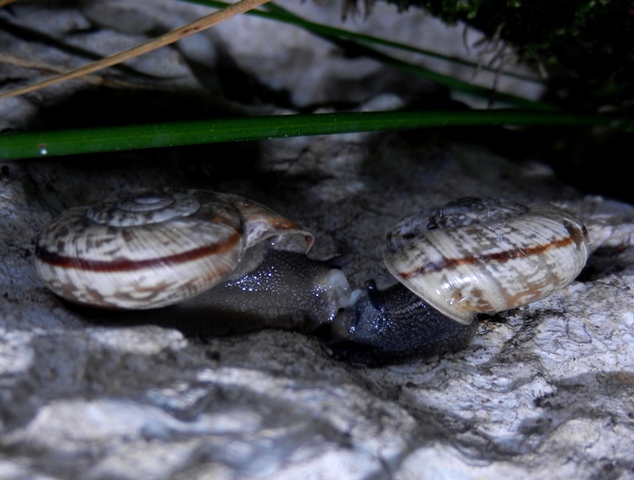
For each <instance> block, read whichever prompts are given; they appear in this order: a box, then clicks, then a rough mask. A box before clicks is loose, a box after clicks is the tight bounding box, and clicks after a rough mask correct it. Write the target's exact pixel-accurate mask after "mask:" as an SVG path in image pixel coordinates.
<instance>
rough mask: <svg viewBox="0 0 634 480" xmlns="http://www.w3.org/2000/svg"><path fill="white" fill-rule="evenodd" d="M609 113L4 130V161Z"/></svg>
mask: <svg viewBox="0 0 634 480" xmlns="http://www.w3.org/2000/svg"><path fill="white" fill-rule="evenodd" d="M612 122H613V120H612V119H610V118H609V117H605V116H600V115H578V114H566V113H559V112H541V111H537V110H502V109H499V110H471V111H431V112H430V111H422V112H393V111H391V112H362V113H324V114H308V115H280V116H265V117H250V118H232V119H220V120H208V121H196V122H174V123H161V124H150V125H134V126H118V127H102V128H91V129H76V130H60V131H46V132H30V133H16V134H5V135H0V160H17V159H21V158H35V157H40V158H41V157H44V156H59V155H72V154H79V153H92V152H108V151H118V150H135V149H144V148H156V147H168V146H178V145H194V144H203V143H218V142H230V141H241V140H262V139H271V138H285V137H294V136H307V135H331V134H339V133H351V132H371V131H379V130H399V129H413V128H425V127H440V126H443V127H444V126H467V125H480V126H482V125H542V126H544V125H552V126H555V125H569V126H581V125H606V124H610V123H612Z"/></svg>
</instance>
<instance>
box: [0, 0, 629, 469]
mask: <svg viewBox="0 0 634 480" xmlns="http://www.w3.org/2000/svg"><path fill="white" fill-rule="evenodd" d="M287 6H288V7H289V8H290V7H293V8H295V9H296V10H297V11H302V9H303V8H305V9H306V10H307V11H319V12H321V11H320V10H319V8H318V7H315V6H312V5H310V4H304V5H297V4H290V3H288V4H287ZM322 8H324V12H322V13H319V14H318V15H320V16H319V18H320V19H321V20H323V18H324V17H325V16H329V18H335V17H337V18H338V15H339V11H338V9H337V8H334V9H333V8H332V6H331V7H330V8H328V7H322ZM381 9H383V10H381ZM377 10H378V11H379V14H377V15H374V16H371V17H369V19H368V20H367V23H365V22H366V21H362V20H361V19H359V18H356V19H354V20H353V21H352V22H350V24H346V26H350V25H351V24H352V25H353V26H355V27H359V28H362V29H363V28H371V29H375V31H374V34H376V35H381V34H382V31H381V29H385V28H388V27H387V26H385V25H387V24H388V22H389V21H390V18H389V17H392V21H393V22H395V25H397V27H394V28H396V33H395V35H397V36H398V35H399V33H398V32H407V31H410V32H411V31H413V30H414V29H415V28H416V26H417V23H416V22H418V21H419V20H420V14H419V13H412V14H411V15H410V14H407V15H402V16H396V15H393V12H392V11H390V15H388V14H386V13H385V12H387V11H388V7H384V6H380V5H377ZM206 11H207V10H206V9H204V8H202V7H196V6H192V5H190V4H187V3H180V2H168V1H161V2H158V1H155V2H126V1H123V0H121V1H116V2H113V1H108V2H85V3H82V2H80V3H79V4H78V6H77V8H71V7H62V6H60V5H58V4H56V3H52V4H50V5H48V6H47V7H46V8H45V7H43V6H41V5H37V4H35V3H33V4H25V5H19V4H17V5H15V6H14V7H11V10H10V11H8V10H5V11H1V12H0V19H1V20H2V21H10V22H12V23H19V24H21V25H24V26H28V27H29V28H37V29H45V31H46V32H47V33H48V34H49V35H50V36H54V37H58V38H60V39H63V40H64V41H67V43H68V44H72V43H73V42H75V41H76V39H75V40H74V39H71V38H70V37H72V36H73V35H72V34H73V33H76V32H77V31H78V30H79V31H82V32H83V33H82V35H81V44H82V45H83V46H84V47H85V48H86V49H91V50H92V51H94V52H100V53H103V52H104V49H105V43H102V42H104V41H105V40H104V39H106V38H107V39H108V40H107V41H108V42H109V45H111V46H112V48H119V47H121V46H125V45H130V44H132V43H134V42H136V41H138V40H139V39H140V38H141V37H143V36H144V34H145V33H146V32H152V33H154V34H155V33H156V32H157V31H162V30H166V29H169V28H173V27H175V26H178V25H180V24H182V23H183V22H186V21H189V20H191V19H193V18H196V17H197V16H199V15H201V14H204V12H206ZM381 12H382V13H381ZM9 13H10V14H9ZM38 15H39V16H38ZM43 16H45V17H46V18H47V22H46V23H45V24H43V23H42V22H41V19H42V18H43ZM377 16H378V17H379V18H376V17H377ZM38 18H39V21H38ZM142 20H143V21H142ZM233 22H234V24H233V26H232V27H230V24H229V23H228V24H227V25H225V26H221V28H219V29H218V30H216V31H211V32H208V33H206V34H204V35H203V36H202V38H203V39H198V40H194V39H192V40H190V43H189V44H188V45H187V46H180V47H178V48H177V49H164V51H161V52H157V53H156V54H155V56H156V62H158V63H154V62H151V61H149V60H147V61H146V60H140V59H139V60H138V61H134V62H132V65H133V70H134V71H133V72H123V73H122V72H119V73H117V76H118V79H119V80H125V81H126V82H132V83H134V82H137V81H140V80H139V78H140V77H139V76H138V75H139V74H140V72H143V73H146V74H147V73H151V74H160V75H164V76H163V77H161V78H159V79H156V78H154V79H152V78H145V77H144V78H143V82H145V83H146V84H150V85H154V84H159V85H160V87H161V88H165V89H167V90H168V91H183V90H189V91H194V92H199V93H200V92H205V91H210V88H211V87H210V85H212V84H213V82H212V84H205V83H201V82H200V79H201V78H202V77H200V76H195V75H193V74H192V73H191V70H190V66H191V65H192V59H195V61H196V62H198V66H197V67H196V68H199V67H200V63H201V62H202V63H204V61H205V58H207V61H208V62H209V63H208V64H207V65H206V68H207V71H206V73H205V78H212V77H213V75H215V73H214V69H215V68H216V62H217V61H219V60H218V59H219V58H224V62H225V63H224V64H226V61H227V56H229V57H230V58H231V59H232V62H233V63H234V66H235V68H237V69H238V70H243V71H246V72H251V73H253V74H254V75H255V76H256V77H257V78H258V80H260V81H262V82H264V83H266V84H268V88H271V89H277V88H288V89H289V92H290V99H291V103H292V104H294V105H296V106H301V105H303V104H313V103H316V102H325V103H328V102H333V103H335V102H338V101H340V100H341V98H340V97H338V96H337V95H345V96H346V98H348V101H350V102H352V103H355V102H365V103H364V104H360V105H357V107H356V108H357V109H358V110H364V109H365V110H377V109H391V108H400V107H403V106H406V105H407V100H406V99H407V98H412V97H415V96H416V95H417V94H418V93H420V92H421V91H423V90H421V89H422V88H423V87H422V86H421V85H420V84H419V83H417V82H413V83H412V85H411V88H409V89H403V90H400V91H395V90H392V89H390V88H385V85H386V83H383V84H382V83H381V82H379V83H377V84H375V85H374V87H373V88H371V89H370V90H367V89H365V86H367V84H366V83H364V82H363V77H364V76H366V75H370V77H372V76H374V78H380V77H382V75H383V74H384V73H385V68H384V67H377V66H376V65H371V62H369V61H367V60H364V59H355V60H354V62H353V63H348V62H346V61H344V59H342V58H340V57H338V53H337V50H336V49H334V47H332V46H330V45H327V44H325V43H324V42H323V41H322V40H319V39H315V38H313V37H310V36H305V35H304V33H303V32H297V31H295V32H291V33H288V36H287V34H286V33H285V32H286V30H285V27H284V28H282V27H279V26H277V25H275V26H274V28H273V30H274V31H273V32H272V33H271V31H269V30H268V29H269V28H271V27H270V25H268V24H265V23H264V21H262V20H255V19H251V18H249V19H247V18H244V19H235V20H233ZM258 22H262V23H258ZM374 22H376V23H374ZM408 22H411V23H408ZM384 24H385V25H384ZM238 25H239V26H238ZM265 25H266V26H265ZM376 25H382V26H381V27H380V28H379V27H377V26H376ZM89 26H97V27H98V28H96V29H92V28H88V27H89ZM260 31H262V32H264V33H263V35H264V39H265V40H266V41H264V40H260V41H257V40H256V39H257V38H258V37H256V34H257V33H258V32H260ZM400 34H402V35H404V36H405V38H407V35H409V34H405V33H400ZM11 35H12V34H11V33H10V32H9V33H7V32H2V31H0V45H1V46H2V48H1V49H2V51H3V52H6V53H7V54H9V53H10V54H12V55H19V56H24V57H25V58H31V59H33V58H35V57H32V56H31V55H43V57H38V58H39V60H41V61H42V62H46V63H53V62H55V58H56V56H59V58H60V59H62V60H63V61H62V66H63V67H64V68H66V67H69V66H72V65H74V64H75V63H82V62H83V61H85V59H82V58H77V54H68V53H66V52H65V51H63V49H60V50H56V48H54V47H48V46H43V45H38V46H34V45H33V44H30V43H29V42H25V41H10V40H15V39H14V38H13V39H12V38H11ZM272 37H275V38H272ZM77 38H79V37H77ZM232 38H235V43H233V41H232ZM247 40H248V43H247V44H245V43H244V42H246V41H247ZM208 46H211V47H209V51H208V57H205V54H204V53H205V52H206V51H207V48H208ZM36 47H37V48H36ZM93 47H94V48H93ZM247 47H248V48H247ZM291 47H292V48H291ZM49 48H50V50H49ZM108 48H110V47H108ZM31 49H32V50H33V52H31V53H29V50H31ZM295 50H298V51H300V53H299V54H298V55H299V57H300V58H301V59H302V60H301V62H300V60H298V59H297V57H296V59H295V60H292V61H289V58H290V57H288V56H287V55H290V53H289V52H292V51H295ZM306 52H310V53H309V54H306ZM253 58H265V59H266V61H262V62H260V61H254V60H253ZM316 59H318V60H316ZM296 61H297V62H300V63H296ZM258 65H261V66H262V68H263V69H262V72H260V71H259V70H258V71H257V72H256V71H255V70H257V68H258ZM266 65H269V66H270V65H273V66H274V67H271V70H270V71H271V72H274V74H273V73H270V74H267V73H266V69H265V68H264V66H266ZM281 65H285V66H286V67H288V68H287V70H285V69H282V67H281ZM350 65H354V68H352V67H350ZM360 65H362V66H360ZM2 68H3V69H4V70H3V73H5V74H8V73H7V72H9V71H10V72H11V74H12V75H17V73H16V72H20V75H22V77H23V78H31V79H33V78H34V77H36V76H38V75H39V74H36V72H33V71H31V70H22V69H21V67H20V68H18V67H13V68H14V69H12V67H8V66H7V65H5V66H4V67H2ZM218 68H220V67H218ZM252 69H253V71H251V70H252ZM351 70H354V72H355V73H356V74H358V75H359V76H358V77H351V76H350V75H351V73H350V71H351ZM285 72H286V73H285ZM197 73H198V74H200V70H197ZM301 73H303V74H304V75H301ZM389 75H394V74H393V73H390V74H388V76H389ZM399 76H400V74H399V75H396V78H397V80H398V82H397V84H398V85H404V84H405V83H406V82H405V80H406V78H405V77H402V76H400V77H399ZM301 77H305V78H301ZM16 78H17V77H16ZM291 79H292V80H291ZM215 81H216V82H217V83H215V84H213V85H214V86H213V88H211V90H212V91H215V92H221V91H222V88H221V87H220V85H221V84H222V81H221V80H218V79H216V80H215ZM355 82H359V83H362V84H363V85H364V88H361V89H359V88H358V86H357V87H356V90H355ZM324 83H330V86H329V87H326V86H324ZM293 86H296V87H297V88H293ZM85 91H88V92H89V91H90V87H87V86H86V85H84V84H83V83H81V82H73V83H71V84H65V85H60V86H58V87H53V88H52V89H49V90H47V91H44V92H38V93H36V94H31V95H28V96H26V97H23V98H18V99H10V100H1V101H0V119H1V120H0V121H1V122H2V123H1V128H2V129H5V130H6V129H10V128H16V129H19V128H23V127H25V126H29V125H34V124H35V125H37V122H39V121H40V120H39V119H40V118H41V116H42V115H43V113H45V112H46V109H47V107H48V106H49V105H55V104H56V103H57V102H62V104H63V102H64V101H65V99H70V98H72V97H73V95H76V94H77V93H78V92H85ZM349 92H352V93H350V94H349ZM200 94H202V93H200ZM348 95H352V96H351V97H348ZM217 101H218V105H222V108H235V109H242V110H243V111H250V110H251V109H253V110H254V111H255V110H257V109H259V111H269V112H272V111H288V110H283V109H282V108H285V109H286V108H288V105H275V104H271V103H266V102H261V103H259V104H241V103H240V101H238V100H237V99H235V98H220V99H218V100H217ZM118 108H120V109H121V120H120V121H121V123H126V110H125V109H126V105H125V104H120V105H118ZM96 113H97V112H94V111H90V109H89V108H88V109H87V110H86V111H85V115H86V116H89V115H95V114H96ZM48 126H49V127H50V125H48ZM498 133H499V132H498ZM496 134H497V133H493V134H492V135H496ZM487 135H488V134H487ZM487 135H485V134H483V138H487ZM493 138H494V137H493ZM210 158H211V159H214V158H215V159H221V160H222V159H224V158H227V159H230V161H231V162H233V163H236V164H237V165H238V167H237V169H236V170H232V171H231V172H229V173H228V174H227V173H223V171H222V169H220V168H218V167H217V166H216V164H215V163H214V162H213V161H210ZM1 167H2V168H1V169H0V215H1V220H0V242H1V248H0V257H1V259H2V261H1V262H0V478H3V479H5V478H6V479H16V480H17V479H24V478H33V479H42V480H44V479H57V478H69V479H70V478H86V479H115V478H116V479H139V478H144V479H210V478H213V479H289V480H290V479H297V478H303V479H335V478H336V479H362V478H395V479H399V480H409V479H450V478H451V479H456V478H465V479H491V478H505V479H516V478H517V479H523V478H575V479H594V478H608V479H616V478H623V479H625V478H634V473H633V472H634V460H633V458H634V457H633V456H632V452H633V451H634V425H633V423H632V415H633V414H634V404H633V403H632V391H633V388H634V387H633V386H634V368H633V361H632V358H634V301H633V299H632V295H631V292H632V289H633V288H634V280H633V279H634V276H633V273H634V267H633V265H634V255H633V253H632V252H633V251H634V250H633V248H632V242H633V240H632V239H633V238H634V226H633V223H632V219H633V218H634V208H633V207H632V206H630V205H625V204H622V203H618V202H615V201H610V200H608V199H603V198H598V197H591V196H588V197H585V198H584V197H582V196H581V195H580V194H579V193H577V192H575V191H574V190H573V189H571V188H569V187H566V186H564V185H561V184H560V183H559V182H558V181H557V180H556V178H555V177H554V176H553V174H552V172H551V171H550V170H549V169H548V168H547V167H545V166H544V165H541V164H538V163H534V162H524V163H513V162H511V161H509V160H507V159H505V158H502V157H500V156H498V155H495V154H493V153H492V152H491V150H490V149H489V148H487V146H486V145H485V144H483V143H481V144H475V143H473V142H468V141H465V140H461V139H460V136H457V135H451V136H450V135H447V134H445V133H444V132H442V131H416V132H404V133H379V134H349V135H340V136H331V137H313V138H291V139H284V140H273V141H268V142H258V143H257V144H249V145H225V146H201V147H196V148H190V149H182V150H164V151H148V152H122V153H118V154H114V153H113V154H107V155H91V156H77V157H73V158H66V159H63V158H60V159H50V160H46V159H43V160H30V161H21V162H14V163H6V164H3V165H2V166H1ZM165 186H169V187H172V188H207V189H213V190H219V191H227V192H232V193H237V194H242V195H245V196H248V197H250V198H253V199H255V200H257V201H260V202H262V203H265V204H267V205H269V206H271V207H272V208H274V209H276V210H278V211H279V212H280V213H282V214H284V215H286V216H288V217H289V218H292V219H293V220H295V221H296V222H297V223H299V224H300V225H302V226H303V227H305V228H307V229H309V230H311V231H313V232H314V233H315V235H316V238H317V242H316V245H315V247H314V249H313V251H312V253H311V255H312V256H313V257H315V258H324V259H325V258H329V257H332V256H334V255H338V254H343V253H352V254H353V255H354V257H353V259H352V261H351V263H350V264H349V265H348V266H346V268H345V271H346V273H347V275H348V277H349V279H350V281H351V282H352V283H353V284H354V285H355V286H362V285H363V282H364V281H365V280H367V279H369V278H375V279H376V280H377V282H378V283H379V285H381V286H386V285H389V284H391V283H392V282H393V280H392V279H391V278H390V277H389V274H387V272H386V271H385V269H384V268H383V266H382V263H381V252H382V248H383V247H382V239H383V238H384V235H385V232H386V231H387V230H388V229H389V227H390V226H391V225H393V224H394V223H395V222H396V221H397V220H398V219H400V218H401V217H402V216H404V215H406V214H410V213H413V212H416V211H417V210H419V209H421V208H423V207H429V206H431V205H435V204H439V203H442V202H445V201H448V200H450V199H454V198H457V197H460V196H468V195H480V196H483V195H491V196H500V197H507V198H512V199H516V200H522V201H528V202H531V201H552V202H554V203H556V204H558V205H561V206H564V207H566V208H569V209H570V210H572V211H573V212H575V213H576V214H577V215H579V216H580V217H581V218H583V219H584V221H585V222H586V224H587V226H588V229H589V231H590V236H591V240H592V248H593V254H592V256H591V258H590V261H589V264H588V266H587V268H586V269H585V270H584V271H583V272H582V274H581V275H580V277H579V279H578V280H577V281H575V282H574V283H573V284H572V285H570V286H569V287H567V288H566V289H564V290H563V291H561V292H559V293H558V294H556V295H553V296H552V297H550V298H547V299H544V300H542V301H540V302H537V303H535V304H532V305H529V306H527V307H522V308H519V309H516V310H513V311H510V312H506V313H503V314H500V315H497V316H495V317H492V318H487V319H485V320H484V321H483V322H482V324H481V328H480V332H479V335H477V337H476V338H475V339H474V341H473V342H472V344H471V345H470V346H469V347H468V348H466V349H465V350H463V351H461V352H458V353H455V354H452V355H444V356H440V357H434V358H431V359H428V360H424V361H412V362H408V363H405V364H402V365H397V366H389V367H384V368H376V369H368V368H365V367H362V366H357V365H350V364H347V363H343V362H341V361H337V360H336V359H334V358H332V357H331V356H330V352H329V350H328V348H327V347H326V346H325V345H324V343H323V342H322V341H321V340H319V339H317V338H314V337H310V336H306V335H301V334H298V333H294V332H285V331H263V332H257V333H252V334H249V335H241V336H233V337H227V338H208V337H196V336H194V337H192V336H186V335H185V334H184V333H183V332H180V331H178V330H177V329H170V328H161V327H158V326H155V325H147V324H145V325H143V324H142V325H125V324H116V323H114V324H113V323H112V322H109V323H108V322H104V321H102V320H99V319H98V318H95V317H94V316H91V315H90V314H87V313H85V312H84V313H79V312H77V311H75V310H73V309H71V308H69V307H68V305H66V304H64V303H62V302H60V301H59V300H58V299H57V298H55V297H54V296H53V295H51V294H50V293H49V292H48V291H46V289H45V288H44V287H43V285H42V284H41V283H39V281H38V280H37V278H36V276H35V273H34V270H33V266H32V246H33V239H34V237H35V236H36V234H37V232H38V230H39V229H40V228H41V227H42V226H43V225H44V224H45V223H46V222H47V221H48V220H49V219H50V218H52V216H53V215H55V214H57V213H59V212H60V211H62V210H63V209H65V208H67V207H70V206H74V205H78V204H86V203H91V202H95V201H98V200H100V199H102V198H105V197H110V196H112V195H116V194H117V193H119V192H125V191H128V190H130V189H132V188H141V187H143V188H147V187H165Z"/></svg>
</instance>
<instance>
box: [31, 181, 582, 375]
mask: <svg viewBox="0 0 634 480" xmlns="http://www.w3.org/2000/svg"><path fill="white" fill-rule="evenodd" d="M312 243H313V236H312V235H311V234H310V233H308V232H306V231H304V230H301V229H300V228H299V227H297V225H295V224H294V223H293V222H291V221H289V220H288V219H286V218H284V217H282V216H280V215H279V214H277V213H275V212H273V211H271V210H270V209H268V208H267V207H264V206H262V205H260V204H257V203H255V202H252V201H250V200H246V199H244V198H241V197H237V196H233V195H226V194H219V193H211V192H200V191H188V192H176V193H169V194H167V193H166V194H155V193H149V194H141V195H137V196H133V197H130V198H127V199H124V200H121V201H118V202H110V203H107V204H104V205H102V206H98V207H91V208H79V209H71V210H69V211H68V212H66V213H65V214H62V215H61V216H60V217H58V218H57V219H55V220H53V222H51V224H49V226H48V227H47V228H46V229H45V230H44V231H43V232H42V233H41V234H40V236H39V237H38V239H37V241H36V249H35V265H36V270H37V272H38V274H39V276H40V278H41V279H42V280H43V281H44V283H45V284H46V285H47V286H48V287H49V288H50V289H51V290H52V291H53V292H55V293H57V294H58V295H60V296H62V297H63V298H65V299H67V300H70V301H71V302H75V303H79V304H83V305H91V306H97V307H102V308H111V309H112V308H114V309H157V310H152V311H156V312H161V313H159V314H158V315H159V316H163V317H165V316H167V317H169V318H174V319H175V321H177V322H178V321H180V319H183V318H185V317H189V318H191V317H194V318H197V319H198V320H199V322H200V321H201V319H204V320H206V319H207V318H214V319H215V318H223V319H226V320H227V322H226V323H224V325H225V327H219V328H218V329H216V330H213V329H212V331H213V332H214V333H221V334H222V333H235V332H240V331H248V330H254V329H258V328H288V329H294V330H300V331H303V332H311V331H314V330H316V329H318V328H319V327H321V326H324V325H328V326H330V327H331V332H332V338H331V346H332V348H333V349H334V350H335V351H336V352H337V353H338V354H339V355H340V356H342V357H344V358H347V359H350V360H352V361H355V362H361V363H367V364H381V363H390V362H395V361H402V360H404V359H407V358H411V357H426V356H431V355H434V354H437V353H442V352H446V351H452V350H457V349H459V348H462V347H464V346H465V345H466V344H468V343H469V341H470V340H471V338H472V337H473V336H474V335H475V333H476V330H477V322H473V318H474V316H475V315H476V314H477V313H494V312H497V311H502V310H507V309H509V308H514V307H518V306H521V305H525V304H527V303H530V302H534V301H536V300H538V299H540V298H543V297H545V296H547V295H550V294H551V293H553V292H554V291H556V290H558V289H561V288H563V287H565V286H566V285H568V284H569V283H570V282H571V281H572V280H574V278H575V277H576V276H577V275H578V273H579V272H580V270H581V268H583V265H584V264H585V261H586V259H587V256H588V235H587V231H586V229H585V227H584V226H583V224H582V223H581V222H580V221H579V220H578V219H576V218H575V217H574V216H572V215H571V214H569V213H568V212H566V211H565V210H562V209H559V208H556V207H553V206H550V205H546V206H528V207H527V206H524V205H520V204H517V203H514V202H501V201H498V200H495V199H490V198H484V199H475V198H467V199H461V200H458V201H456V202H452V203H450V204H447V205H446V206H444V207H441V208H436V209H430V210H426V211H424V212H421V213H420V214H417V215H413V216H410V217H406V218H404V219H403V220H402V221H401V222H399V223H398V224H397V225H396V226H395V227H394V228H393V229H392V230H391V231H390V232H389V233H388V235H387V243H386V254H385V264H386V267H387V268H388V270H389V271H390V272H391V273H392V275H393V276H394V277H395V278H396V279H397V280H398V281H399V282H400V283H398V284H396V285H394V286H392V287H390V288H388V289H385V290H378V289H377V288H376V285H375V284H374V283H373V282H368V284H367V285H366V288H365V289H364V290H354V291H353V290H351V288H350V286H349V284H348V282H347V280H346V278H345V275H344V274H343V272H342V271H341V269H340V268H337V267H336V266H334V265H333V264H332V262H323V261H318V260H313V259H310V258H308V257H307V256H306V252H307V251H308V250H309V249H310V247H311V245H312ZM166 305H172V306H168V307H167V308H165V309H162V308H160V307H164V306H166Z"/></svg>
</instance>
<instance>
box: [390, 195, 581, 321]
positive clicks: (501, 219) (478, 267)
mask: <svg viewBox="0 0 634 480" xmlns="http://www.w3.org/2000/svg"><path fill="white" fill-rule="evenodd" d="M588 243H589V241H588V232H587V230H586V228H585V227H584V225H583V224H582V223H581V222H580V221H579V220H578V219H577V218H575V217H574V216H573V215H571V214H570V213H568V212H566V211H565V210H562V209H560V208H557V207H554V206H552V205H531V206H524V205H520V204H517V203H514V202H501V201H498V200H495V199H490V198H482V199H475V198H465V199H461V200H458V201H456V202H452V203H450V204H448V205H446V206H445V207H443V208H440V209H433V210H427V211H425V212H422V213H421V214H417V215H415V216H411V217H406V218H404V219H403V220H402V221H401V222H400V223H398V224H397V225H396V226H395V227H394V228H393V229H392V230H391V231H390V232H389V233H388V236H387V249H386V250H387V252H386V255H385V264H386V266H387V268H388V270H389V271H390V272H391V273H392V275H394V277H395V278H397V279H398V280H399V281H400V282H401V283H403V284H404V285H405V286H406V287H407V288H409V289H410V290H411V291H413V292H414V293H416V294H417V295H419V296H420V297H421V298H422V299H423V300H425V301H426V302H428V303H429V304H430V305H432V306H433V307H434V308H436V309H437V310H439V311H440V312H441V313H443V314H444V315H446V316H448V317H450V318H452V319H454V320H456V321H458V322H460V323H463V324H469V323H470V322H471V320H472V318H473V315H474V314H475V313H495V312H500V311H504V310H508V309H510V308H515V307H518V306H521V305H526V304H528V303H531V302H534V301H537V300H539V299H542V298H544V297H546V296H548V295H550V294H551V293H553V292H555V291H557V290H559V289H561V288H563V287H565V286H566V285H568V284H569V283H570V282H572V281H573V280H574V278H575V277H576V276H577V275H578V274H579V272H580V271H581V269H582V268H583V266H584V265H585V262H586V260H587V258H588V254H589V245H588Z"/></svg>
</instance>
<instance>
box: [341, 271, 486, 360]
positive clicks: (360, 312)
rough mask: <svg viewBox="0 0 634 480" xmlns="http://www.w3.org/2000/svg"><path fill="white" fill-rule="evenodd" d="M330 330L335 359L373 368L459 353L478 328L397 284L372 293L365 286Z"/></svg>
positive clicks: (372, 288) (373, 287) (368, 287)
mask: <svg viewBox="0 0 634 480" xmlns="http://www.w3.org/2000/svg"><path fill="white" fill-rule="evenodd" d="M332 329H333V344H332V345H331V348H332V349H333V350H334V352H335V354H336V355H337V356H339V357H340V358H343V359H345V360H348V361H351V362H354V363H363V364H366V365H371V366H377V365H383V364H387V363H399V362H403V361H407V360H411V359H415V358H427V357H431V356H434V355H439V354H441V353H447V352H453V351H456V350H460V349H462V348H464V347H466V346H467V345H468V344H469V342H470V341H471V339H472V338H473V337H474V336H475V334H476V332H477V331H478V322H477V321H474V322H471V323H470V324H469V325H464V324H462V323H459V322H456V321H455V320H452V319H451V318H449V317H447V316H445V315H443V314H441V313H440V312H439V311H438V310H435V309H434V308H432V307H430V306H429V305H428V304H427V303H426V302H425V301H424V300H422V299H421V298H420V297H419V296H417V295H415V294H414V293H412V292H411V291H410V290H408V289H407V288H405V287H404V286H403V285H401V284H397V285H394V286H392V287H390V288H387V289H385V290H378V289H377V288H376V286H375V285H374V284H373V282H370V283H369V284H368V286H367V292H366V294H365V295H363V296H362V297H361V298H360V299H359V300H357V301H356V302H355V304H354V305H353V306H352V307H350V308H348V309H346V310H345V311H342V312H341V313H340V314H339V315H338V316H337V317H336V318H335V321H334V323H333V327H332Z"/></svg>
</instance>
